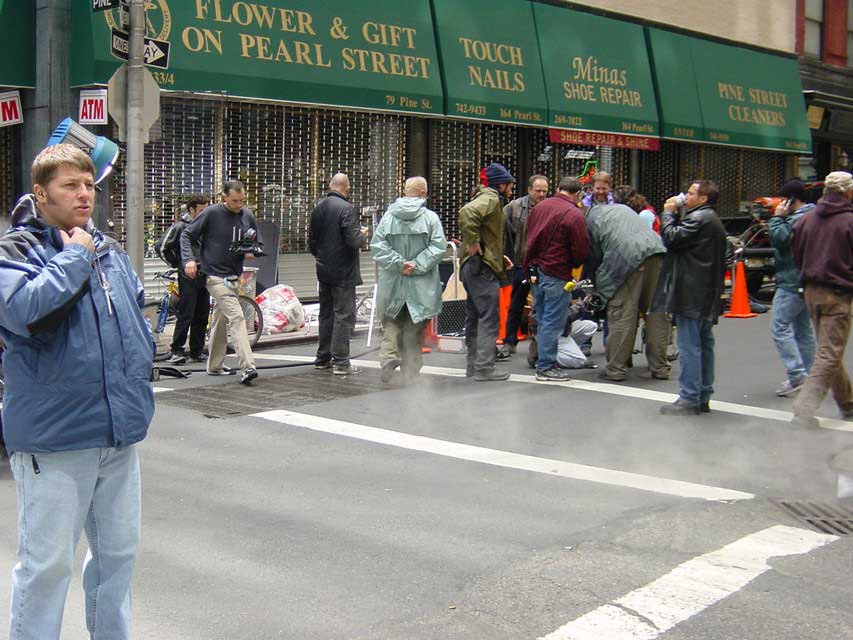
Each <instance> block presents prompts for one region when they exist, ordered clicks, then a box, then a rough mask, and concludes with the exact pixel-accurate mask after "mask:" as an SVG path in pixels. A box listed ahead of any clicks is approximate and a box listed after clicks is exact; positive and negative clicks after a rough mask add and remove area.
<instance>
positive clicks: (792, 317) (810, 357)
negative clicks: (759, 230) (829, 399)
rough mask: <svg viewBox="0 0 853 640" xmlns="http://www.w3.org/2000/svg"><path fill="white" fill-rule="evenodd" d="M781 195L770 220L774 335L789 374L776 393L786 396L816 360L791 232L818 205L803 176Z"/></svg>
mask: <svg viewBox="0 0 853 640" xmlns="http://www.w3.org/2000/svg"><path fill="white" fill-rule="evenodd" d="M779 195H780V196H782V197H783V198H784V200H783V201H782V203H781V204H780V205H779V206H778V207H777V208H776V211H775V213H774V214H773V217H772V218H770V220H768V221H767V228H768V232H769V234H770V244H771V245H772V246H773V249H774V250H775V252H774V256H773V262H774V264H775V267H776V294H775V295H774V296H773V318H772V320H771V321H770V335H771V336H772V337H773V342H774V344H775V345H776V350H777V351H778V352H779V357H780V358H781V359H782V364H784V365H785V372H786V373H787V376H788V377H787V379H786V380H785V382H783V383H782V386H781V387H779V388H778V389H777V390H776V395H777V396H779V397H780V398H785V397H788V396H791V395H794V394H795V393H796V392H797V391H799V390H800V388H801V387H802V386H803V383H804V382H805V381H806V375H808V372H809V369H811V367H812V362H813V361H814V352H815V337H814V330H813V329H812V324H811V320H809V311H808V309H806V301H805V300H804V299H803V294H802V289H801V287H800V269H799V267H797V265H796V264H795V263H794V257H793V256H792V255H791V234H792V229H793V228H794V223H795V222H796V221H797V220H799V219H800V218H802V217H803V216H804V215H805V214H806V213H807V212H809V211H811V210H812V209H814V207H815V206H814V205H813V204H806V202H805V200H806V189H805V185H804V184H803V183H802V182H801V181H800V180H796V179H795V180H789V181H788V182H786V183H785V184H783V185H782V188H781V189H780V190H779Z"/></svg>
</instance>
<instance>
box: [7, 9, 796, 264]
mask: <svg viewBox="0 0 853 640" xmlns="http://www.w3.org/2000/svg"><path fill="white" fill-rule="evenodd" d="M24 4H25V3H20V5H19V8H18V12H19V14H20V13H28V16H29V17H28V16H21V15H17V16H16V19H17V20H19V21H24V22H25V21H26V20H27V19H29V20H31V22H32V25H33V26H32V29H33V33H39V38H38V41H36V39H35V36H32V38H33V45H32V46H33V48H34V55H33V62H32V65H31V67H32V73H31V76H32V78H33V79H32V82H31V83H29V84H28V83H27V82H25V81H21V79H20V78H18V79H16V82H9V81H8V79H6V78H10V77H11V75H10V73H9V72H8V71H6V72H5V75H4V70H3V69H2V67H0V93H2V92H3V91H6V89H4V88H3V87H8V88H9V89H14V88H18V91H19V92H20V95H21V101H22V105H23V107H22V108H23V115H24V120H25V122H24V124H17V125H11V126H8V127H2V128H0V153H2V155H0V197H2V198H3V199H4V201H5V202H10V201H11V200H12V199H13V198H14V196H15V195H16V194H17V193H20V192H21V191H23V190H25V189H26V188H28V185H27V176H26V175H25V168H24V167H26V165H27V164H28V159H29V158H30V157H32V155H34V153H35V152H36V151H37V150H38V148H40V146H39V144H40V143H39V141H40V140H44V139H46V137H47V134H49V131H50V128H51V127H52V125H55V123H56V122H58V121H59V119H61V118H58V117H54V114H53V113H44V112H43V111H44V110H43V109H41V110H40V107H37V106H36V105H37V104H39V103H41V104H43V103H44V101H43V100H41V101H39V100H36V99H35V96H36V94H38V92H39V91H40V90H43V88H42V89H40V87H43V86H45V85H47V83H48V82H50V85H47V86H52V87H54V89H53V91H54V93H56V94H57V95H56V97H55V98H52V99H51V100H50V102H51V104H54V103H55V105H56V106H55V108H54V110H58V109H61V108H62V106H61V105H62V104H63V101H64V103H65V105H66V107H65V108H66V109H69V107H68V106H67V105H69V104H70V105H73V111H71V115H73V114H74V113H76V105H77V102H76V95H77V93H76V92H77V91H79V89H82V88H92V87H98V86H104V85H106V84H107V82H108V81H109V79H110V77H111V76H112V74H113V73H114V71H115V70H116V68H118V67H119V65H120V64H121V60H120V59H119V58H118V57H117V54H118V53H120V52H116V51H115V49H116V48H119V49H120V48H121V44H120V40H121V31H122V14H121V11H120V10H119V9H112V10H108V11H103V12H93V10H92V2H91V1H89V0H64V3H63V2H50V3H48V2H46V0H36V7H35V9H33V10H31V11H30V12H27V11H26V10H22V9H21V8H20V7H23V5H24ZM147 4H148V6H149V10H148V19H147V23H148V33H147V37H148V38H150V39H151V41H153V43H154V44H153V46H154V48H155V53H154V56H156V48H157V47H159V51H160V58H158V59H156V60H152V62H153V64H152V65H150V66H149V69H150V70H151V71H152V74H153V77H154V79H155V80H156V81H157V83H158V84H159V86H160V89H161V90H162V91H161V98H160V119H159V120H158V121H157V123H156V124H155V125H154V126H153V127H152V130H151V132H150V139H151V142H150V143H149V144H148V145H146V150H145V184H146V187H145V202H146V207H145V208H146V210H145V221H146V231H147V233H146V235H147V237H148V241H149V244H152V245H153V241H154V239H156V238H157V237H158V236H159V235H160V233H162V230H163V229H164V228H165V227H166V226H168V225H169V224H170V223H171V222H172V220H173V219H174V218H175V216H176V215H177V213H178V211H179V209H180V205H181V203H182V200H183V199H184V198H185V197H186V195H188V194H189V193H195V192H205V193H210V194H214V193H216V192H217V191H218V188H219V185H220V184H221V182H222V181H223V180H225V179H229V178H238V179H241V180H243V181H244V183H245V184H246V185H247V189H248V198H249V205H250V206H251V207H252V208H253V209H254V210H255V212H256V214H257V215H258V217H259V218H260V219H262V220H268V221H270V222H273V223H275V224H276V225H277V226H278V227H279V228H280V230H281V244H280V247H279V249H280V252H281V253H282V254H285V255H288V254H301V253H304V252H305V251H306V250H307V248H306V242H307V223H308V218H309V216H310V212H311V210H312V208H313V206H314V204H315V203H316V201H317V200H318V199H319V198H320V197H322V196H323V195H324V194H325V188H326V184H327V182H328V179H329V177H330V176H331V175H332V174H333V173H335V172H337V171H343V172H345V173H348V174H349V175H350V178H351V180H352V183H353V189H352V194H351V198H352V200H353V202H354V203H355V204H356V205H357V206H358V207H360V209H361V211H362V216H363V221H364V223H365V224H367V225H368V226H370V224H372V223H373V222H374V221H375V220H376V219H377V218H378V217H379V216H380V215H381V213H382V212H383V211H384V209H385V207H386V206H387V205H388V204H389V203H390V202H391V201H392V200H393V199H394V198H396V197H397V195H399V192H400V189H401V185H402V181H403V179H404V178H405V177H406V176H408V175H415V174H420V175H424V176H426V177H427V179H428V180H429V182H430V191H431V196H430V205H431V206H432V207H433V208H434V209H435V210H436V211H437V212H438V213H439V215H440V216H441V218H442V221H443V223H444V224H445V228H446V231H447V235H448V237H455V236H457V235H458V233H457V229H456V212H457V211H458V209H459V207H460V206H461V205H462V204H463V203H464V202H465V201H466V200H467V199H468V197H469V194H470V191H471V189H472V187H473V186H474V185H475V184H476V182H477V178H478V175H479V171H480V168H481V167H483V166H485V165H486V164H488V163H489V162H493V161H499V162H502V163H504V164H505V165H506V166H507V167H508V168H509V169H510V171H512V172H513V174H514V175H516V177H517V178H518V179H519V184H520V185H523V183H524V181H525V180H526V178H527V176H529V175H532V174H534V173H541V174H544V175H546V176H547V177H549V178H550V179H551V181H552V184H554V183H556V181H557V180H558V179H559V178H560V177H561V176H563V175H587V174H589V173H590V171H593V170H595V168H598V169H606V170H609V171H610V172H611V173H613V174H614V178H615V181H616V183H617V184H622V183H631V184H634V185H635V186H637V187H638V188H639V189H640V190H641V191H642V192H643V193H645V194H646V195H647V196H648V198H649V200H650V202H651V203H652V204H653V205H654V206H655V207H658V208H659V207H660V206H661V205H662V203H663V201H664V200H665V198H666V197H668V196H669V195H672V194H674V193H677V192H678V191H680V190H682V189H683V188H684V186H685V184H686V183H687V182H688V181H689V180H692V179H695V178H703V177H706V178H712V179H715V180H717V181H718V182H719V183H720V185H721V188H722V200H721V204H720V210H721V214H722V215H723V216H725V217H735V216H737V215H738V214H739V212H740V211H741V209H742V206H743V203H744V202H747V201H749V200H751V199H752V198H754V197H757V196H759V195H766V194H767V193H768V192H772V191H773V190H775V189H776V188H778V185H779V184H780V183H781V182H782V181H783V180H784V179H785V178H786V177H789V176H791V175H795V174H796V173H797V172H798V169H799V167H800V166H801V165H802V164H803V162H801V161H800V160H799V156H801V155H803V156H805V157H810V156H811V139H810V136H809V131H808V128H807V127H806V125H805V110H804V107H803V104H802V100H801V98H800V92H801V86H800V80H799V77H798V73H797V61H796V59H795V58H794V57H793V52H794V51H795V50H796V49H797V47H798V40H797V35H796V34H797V25H798V24H799V23H798V20H799V17H798V16H799V15H800V14H799V13H798V12H797V8H798V7H797V5H793V6H791V3H790V2H786V1H785V0H770V1H765V2H752V3H742V2H738V1H736V0H722V4H724V5H726V7H724V9H725V12H726V13H725V15H729V16H740V18H739V19H737V20H735V19H731V20H726V21H720V20H718V19H717V16H719V15H720V11H721V9H720V8H719V7H717V6H715V8H714V12H713V13H714V15H707V14H708V9H707V3H705V2H699V1H698V0H681V1H678V0H669V1H663V0H657V1H646V2H642V3H641V2H639V1H634V0H618V1H610V2H608V1H606V0H600V1H592V2H586V3H584V5H583V6H580V5H577V4H576V3H566V2H544V1H543V2H528V1H527V0H514V1H513V2H507V3H505V4H504V5H502V10H501V11H500V12H494V11H493V8H494V7H493V5H492V4H491V3H488V2H485V1H484V0H466V1H465V2H459V1H458V0H457V1H453V0H431V1H430V0H418V1H416V2H413V3H407V4H406V6H402V5H401V3H394V2H391V1H390V0H372V1H371V2H370V3H367V6H359V7H358V8H357V9H356V8H353V7H352V6H350V5H351V3H346V2H343V0H328V1H327V2H325V3H317V4H316V7H313V6H311V3H303V4H304V5H305V6H308V7H309V8H307V9H300V10H296V9H290V8H284V7H282V6H281V3H279V2H273V1H271V0H267V1H263V0H254V1H253V2H236V1H233V0H199V1H198V2H193V3H184V2H181V3H178V2H176V0H153V1H152V2H150V3H147ZM743 5H748V6H746V7H744V6H743ZM4 6H5V7H8V6H9V4H8V3H7V4H6V5H4ZM8 10H9V9H3V11H8ZM487 15H488V16H489V18H488V19H484V16H487ZM768 15H769V16H772V22H771V23H770V24H767V22H766V20H767V16H768ZM63 20H65V21H64V22H63ZM762 20H764V21H765V22H762ZM723 22H725V23H726V24H723ZM69 23H70V24H71V25H72V29H71V32H70V34H69V33H68V29H67V25H68V24H69ZM4 24H5V21H4ZM43 25H44V28H42V26H43ZM62 27H65V28H64V29H63V28H62ZM768 29H773V30H774V32H776V33H778V36H776V35H774V36H773V37H768ZM729 30H731V31H730V32H729ZM566 33H570V34H573V35H572V37H571V38H566V37H565V34H566ZM46 38H50V39H51V47H50V48H49V49H48V48H47V47H44V46H43V45H44V44H46V43H45V42H44V40H45V39H46ZM116 38H118V40H116ZM614 43H619V46H618V47H614V46H613V45H614ZM63 45H64V46H65V51H67V52H68V53H67V55H66V56H64V57H62V54H61V53H59V54H58V53H56V52H57V51H59V52H61V51H63V49H62V46H63ZM22 46H24V45H22ZM45 50H52V51H53V52H54V53H53V54H52V55H53V56H54V57H56V56H59V60H62V61H63V62H65V67H64V68H65V70H64V73H65V81H64V84H63V83H62V77H61V75H60V77H59V78H57V77H56V74H57V73H59V72H58V71H57V70H56V69H53V67H55V66H57V65H55V64H53V65H50V64H48V63H49V62H50V61H49V60H47V61H46V56H47V54H46V53H45ZM164 51H165V53H163V52H164ZM590 52H591V53H590ZM164 58H165V59H164ZM49 74H53V75H52V76H51V75H49ZM29 86H32V87H34V88H33V89H27V88H26V87H29ZM57 86H60V87H63V89H62V90H57V89H56V88H55V87H57ZM64 115H68V113H67V112H66V113H65V114H64ZM64 115H63V117H64ZM27 119H29V120H30V122H29V123H27V122H26V121H27ZM42 130H44V131H42ZM98 133H101V134H103V135H107V136H110V137H115V136H116V135H117V131H116V129H115V128H114V127H113V126H112V125H107V126H104V127H103V128H101V129H98ZM519 190H523V186H520V187H519ZM124 221H125V209H124V177H123V170H122V166H121V164H119V166H118V167H117V171H116V173H115V175H114V177H113V178H112V180H111V182H110V184H109V185H107V187H106V189H105V192H104V193H103V194H102V195H101V196H100V197H99V212H98V216H97V222H98V224H99V226H101V227H102V228H106V229H107V230H110V231H112V232H113V233H114V234H115V235H116V236H117V237H119V238H120V239H122V238H123V237H124Z"/></svg>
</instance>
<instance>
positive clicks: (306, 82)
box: [71, 0, 443, 114]
mask: <svg viewBox="0 0 853 640" xmlns="http://www.w3.org/2000/svg"><path fill="white" fill-rule="evenodd" d="M145 4H146V6H147V7H148V9H147V11H146V26H147V33H146V36H147V38H148V40H146V57H147V59H146V64H147V65H148V68H149V70H150V71H151V72H152V73H153V74H154V78H155V80H157V82H158V84H159V85H160V87H161V88H162V89H167V90H176V91H197V92H211V93H217V94H221V95H229V96H235V97H248V98H258V99H269V100H283V101H288V102H297V103H304V104H321V105H334V106H343V107H356V108H365V109H378V110H384V111H402V112H411V113H422V114H440V113H441V112H442V107H443V94H442V89H441V70H440V69H439V64H438V56H437V53H436V45H435V35H434V28H433V22H432V13H431V11H430V4H429V0H411V1H409V2H399V0H371V1H370V2H369V3H356V2H350V1H349V0H324V2H312V1H310V0H291V1H289V2H287V3H281V2H272V1H271V0H257V1H254V2H236V1H234V0H193V1H189V0H153V1H152V2H146V3H145ZM279 5H286V6H279ZM72 18H73V19H72V51H73V54H72V60H71V82H72V85H74V86H85V85H92V84H105V83H106V82H108V81H109V79H110V77H111V75H112V74H113V72H114V71H115V69H116V68H117V67H118V66H119V65H120V64H121V63H122V62H123V61H122V60H121V58H120V53H121V51H122V49H123V48H125V47H126V44H125V43H126V36H125V35H124V34H123V30H124V27H123V26H122V16H121V12H120V9H112V10H109V11H104V12H92V5H91V2H88V3H87V2H79V1H75V2H74V11H73V14H72Z"/></svg>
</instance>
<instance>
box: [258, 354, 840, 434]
mask: <svg viewBox="0 0 853 640" xmlns="http://www.w3.org/2000/svg"><path fill="white" fill-rule="evenodd" d="M255 358H256V359H261V358H262V359H265V360H283V361H291V362H314V357H313V356H285V355H278V354H272V353H271V354H261V353H256V354H255ZM352 362H353V364H356V365H358V366H359V367H365V368H367V369H379V368H380V365H379V363H378V362H376V361H375V360H353V361H352ZM421 372H422V373H428V374H431V375H437V376H449V377H453V378H464V377H465V370H464V369H454V368H450V367H424V368H423V369H421ZM509 380H510V382H522V383H526V384H544V385H546V386H548V387H566V388H569V389H578V390H580V391H594V392H596V393H608V394H610V395H614V396H623V397H626V398H637V399H640V400H652V401H654V402H660V403H667V402H674V401H675V400H676V399H677V398H678V395H677V394H674V393H665V392H663V391H654V390H651V389H638V388H637V387H629V386H626V385H622V384H619V385H616V384H607V383H605V382H588V381H586V380H567V381H564V382H557V381H550V380H549V381H547V382H544V381H542V380H537V379H536V376H533V375H525V374H518V373H513V374H512V375H511V376H510V377H509ZM711 408H712V409H714V410H715V411H719V412H721V413H733V414H735V415H738V416H751V417H753V418H763V419H765V420H779V421H781V422H790V421H791V418H793V417H794V414H792V413H791V412H790V411H779V410H778V409H765V408H763V407H753V406H750V405H746V404H736V403H733V402H721V401H719V400H712V401H711ZM818 421H819V422H820V426H821V427H823V428H825V429H834V430H836V431H851V432H853V423H850V422H847V421H846V420H836V419H833V418H818Z"/></svg>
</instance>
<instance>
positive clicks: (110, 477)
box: [0, 144, 154, 640]
mask: <svg viewBox="0 0 853 640" xmlns="http://www.w3.org/2000/svg"><path fill="white" fill-rule="evenodd" d="M32 176H33V193H32V194H28V195H25V196H24V197H22V198H21V199H20V200H19V201H18V204H17V205H16V206H15V208H14V210H13V211H12V216H11V227H10V228H9V230H8V231H7V232H6V233H5V235H3V237H2V239H0V338H2V341H3V343H4V345H5V352H4V355H3V364H4V368H5V382H6V390H5V394H4V397H3V430H4V436H5V439H6V446H7V448H8V450H9V453H10V454H11V458H10V461H9V462H10V464H11V467H12V473H13V474H14V476H15V485H16V488H17V502H18V551H17V555H18V563H17V565H16V566H15V569H14V571H13V573H12V605H11V622H10V629H9V636H8V637H9V638H10V639H11V640H59V637H60V631H61V627H62V614H63V610H64V608H65V599H66V595H67V593H68V585H69V582H70V580H71V574H72V571H73V568H74V556H75V551H76V548H77V542H78V540H79V539H80V533H81V532H82V531H84V530H85V532H86V537H87V539H88V541H89V550H88V553H87V554H86V560H85V561H84V565H83V591H84V592H85V599H86V607H85V610H86V617H85V621H86V628H87V630H88V633H89V636H91V637H92V638H115V639H117V640H127V639H128V638H130V599H131V598H130V582H131V576H132V574H133V565H134V561H135V560H136V554H137V549H138V547H139V534H140V528H141V497H140V476H139V460H138V458H137V451H136V444H137V443H139V442H140V441H142V440H143V439H144V438H145V436H146V434H147V432H148V425H149V423H150V422H151V417H152V415H153V414H154V394H153V391H152V389H151V383H150V378H151V362H152V359H153V356H154V343H153V340H152V337H151V330H150V328H149V327H148V324H147V322H146V321H145V318H144V317H143V316H142V311H141V308H142V305H143V303H144V302H145V294H144V292H143V290H142V283H141V282H140V281H139V278H138V277H137V276H136V274H135V273H134V272H133V268H132V267H131V264H130V259H129V258H128V256H127V253H126V252H125V251H124V249H122V248H121V247H120V246H119V245H118V243H117V242H116V241H114V240H112V239H110V238H107V237H105V236H104V235H103V234H101V233H100V231H98V230H97V229H95V228H94V227H93V226H92V225H91V224H90V218H91V215H92V211H93V208H94V204H95V167H94V165H93V163H92V160H91V159H90V158H89V156H88V155H86V154H85V153H84V152H83V151H81V150H80V149H78V148H76V147H74V146H72V145H69V144H58V145H55V146H50V147H47V148H46V149H44V150H43V151H41V153H39V154H38V156H36V158H35V161H34V162H33V166H32Z"/></svg>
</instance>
